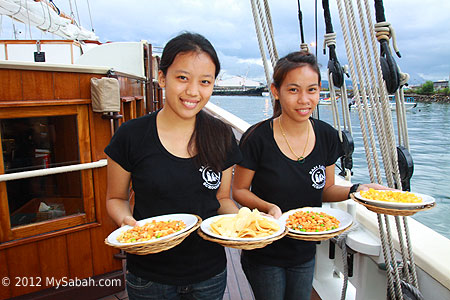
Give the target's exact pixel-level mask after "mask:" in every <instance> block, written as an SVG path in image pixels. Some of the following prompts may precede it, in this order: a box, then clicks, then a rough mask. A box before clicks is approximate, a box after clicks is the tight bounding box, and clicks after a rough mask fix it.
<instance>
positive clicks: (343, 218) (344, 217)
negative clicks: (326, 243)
mask: <svg viewBox="0 0 450 300" xmlns="http://www.w3.org/2000/svg"><path fill="white" fill-rule="evenodd" d="M297 211H313V212H323V213H326V214H327V215H330V216H333V217H335V218H336V219H338V220H339V227H338V228H335V229H331V230H328V231H319V232H303V231H299V230H294V229H291V228H289V234H288V236H292V234H293V235H294V236H297V235H300V236H325V235H330V234H333V233H335V232H338V234H339V232H342V231H343V230H344V229H346V228H347V227H349V226H350V225H352V222H353V217H352V216H351V215H350V214H349V213H347V212H345V211H343V210H340V209H335V208H330V207H302V208H298V209H292V210H290V211H287V212H285V213H284V214H283V215H282V216H281V217H280V221H282V222H284V223H285V224H286V220H287V219H288V217H289V216H290V215H292V214H294V213H296V212H297ZM333 236H334V235H333Z"/></svg>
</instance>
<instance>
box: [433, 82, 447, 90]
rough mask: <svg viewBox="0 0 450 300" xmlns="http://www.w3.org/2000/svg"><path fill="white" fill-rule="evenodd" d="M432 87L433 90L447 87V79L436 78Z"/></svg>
mask: <svg viewBox="0 0 450 300" xmlns="http://www.w3.org/2000/svg"><path fill="white" fill-rule="evenodd" d="M433 88H434V89H435V90H441V89H445V88H448V80H438V81H434V82H433Z"/></svg>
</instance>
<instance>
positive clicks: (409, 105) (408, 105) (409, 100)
mask: <svg viewBox="0 0 450 300" xmlns="http://www.w3.org/2000/svg"><path fill="white" fill-rule="evenodd" d="M359 99H362V98H361V96H360V97H359ZM349 105H350V109H356V108H357V107H356V101H355V99H352V101H351V102H350V104H349ZM368 107H369V108H370V103H368ZM389 107H390V108H391V110H393V111H394V110H395V109H396V107H397V103H396V101H395V95H389ZM416 107H417V102H416V101H415V99H414V97H412V96H406V97H405V110H412V109H413V108H416Z"/></svg>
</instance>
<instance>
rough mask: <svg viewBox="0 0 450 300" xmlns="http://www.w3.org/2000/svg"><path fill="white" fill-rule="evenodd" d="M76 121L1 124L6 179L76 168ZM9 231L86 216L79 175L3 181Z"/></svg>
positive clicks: (54, 118)
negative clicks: (21, 173) (40, 223)
mask: <svg viewBox="0 0 450 300" xmlns="http://www.w3.org/2000/svg"><path fill="white" fill-rule="evenodd" d="M77 128H78V127H77V116H76V115H65V116H49V117H32V118H17V119H2V120H0V136H1V141H2V150H3V151H2V152H3V167H4V173H5V174H12V173H18V172H23V171H32V170H39V169H48V168H53V167H60V166H67V165H73V164H78V163H80V155H79V145H78V132H77ZM6 189H7V196H8V205H9V213H10V221H11V227H16V226H20V225H25V224H31V223H36V222H41V221H46V220H52V219H57V218H61V217H64V216H69V215H74V214H79V213H84V205H83V200H82V199H83V197H82V182H81V172H80V171H74V172H67V173H61V174H55V175H46V176H39V177H31V178H24V179H15V180H9V181H6Z"/></svg>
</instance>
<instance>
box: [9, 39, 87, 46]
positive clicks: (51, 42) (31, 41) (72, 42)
mask: <svg viewBox="0 0 450 300" xmlns="http://www.w3.org/2000/svg"><path fill="white" fill-rule="evenodd" d="M36 43H37V40H1V41H0V44H18V45H23V44H36ZM39 43H40V44H41V45H42V44H72V45H75V46H81V44H80V43H79V42H77V41H75V40H39Z"/></svg>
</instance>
